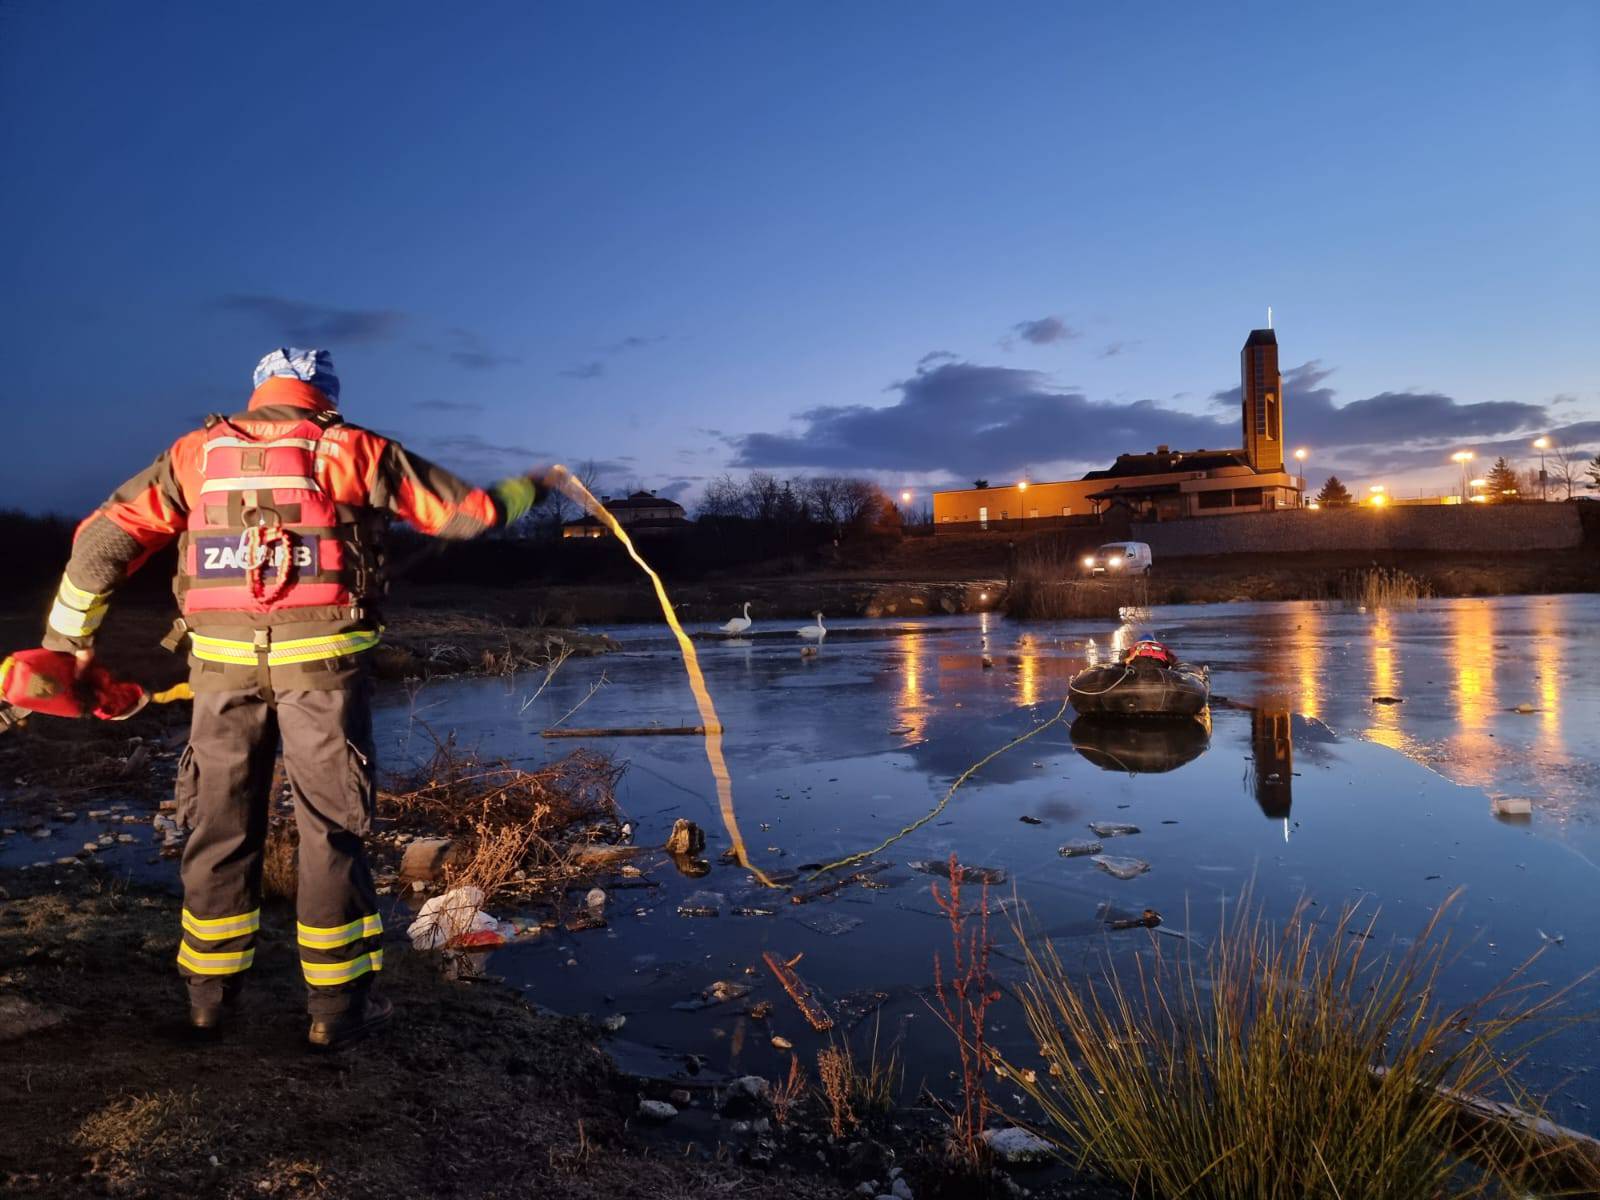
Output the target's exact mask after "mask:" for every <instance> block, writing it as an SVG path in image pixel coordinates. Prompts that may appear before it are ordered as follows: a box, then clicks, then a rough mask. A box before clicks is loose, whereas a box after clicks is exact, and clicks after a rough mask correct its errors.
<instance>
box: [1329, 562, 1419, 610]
mask: <svg viewBox="0 0 1600 1200" xmlns="http://www.w3.org/2000/svg"><path fill="white" fill-rule="evenodd" d="M1337 588H1338V595H1339V599H1340V600H1341V601H1343V602H1344V604H1345V605H1346V606H1347V607H1349V608H1357V607H1360V608H1387V609H1393V610H1410V609H1414V608H1416V607H1417V604H1418V602H1419V601H1422V600H1426V599H1427V598H1428V597H1430V596H1432V595H1433V589H1432V587H1430V586H1429V584H1428V582H1427V581H1426V580H1424V579H1418V578H1417V577H1416V576H1415V575H1411V574H1408V573H1407V572H1405V571H1402V570H1401V569H1400V568H1399V567H1369V568H1368V569H1366V570H1364V571H1346V572H1344V573H1343V574H1341V575H1340V576H1339V580H1338V584H1337Z"/></svg>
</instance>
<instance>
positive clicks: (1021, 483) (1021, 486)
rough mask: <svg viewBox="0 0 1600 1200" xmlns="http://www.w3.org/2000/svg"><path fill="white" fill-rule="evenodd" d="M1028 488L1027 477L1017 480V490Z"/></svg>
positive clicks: (1022, 490)
mask: <svg viewBox="0 0 1600 1200" xmlns="http://www.w3.org/2000/svg"><path fill="white" fill-rule="evenodd" d="M1027 490H1028V481H1027V480H1026V479H1019V480H1017V491H1019V492H1025V491H1027Z"/></svg>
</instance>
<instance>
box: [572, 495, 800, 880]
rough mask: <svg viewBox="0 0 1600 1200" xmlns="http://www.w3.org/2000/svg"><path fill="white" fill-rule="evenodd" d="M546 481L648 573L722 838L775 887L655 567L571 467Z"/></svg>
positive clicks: (717, 720) (694, 658)
mask: <svg viewBox="0 0 1600 1200" xmlns="http://www.w3.org/2000/svg"><path fill="white" fill-rule="evenodd" d="M546 482H547V483H548V484H549V486H551V487H553V488H556V489H557V490H559V491H560V492H561V493H562V494H563V495H564V496H566V497H568V498H569V499H570V500H572V502H573V503H574V504H577V505H579V506H580V507H581V508H582V509H583V510H584V511H585V512H587V513H589V514H590V515H591V516H593V517H595V518H596V519H597V520H599V521H601V522H603V523H604V524H605V526H606V528H608V529H610V530H611V532H612V533H613V534H614V535H615V536H616V538H617V540H618V541H619V542H621V543H622V548H623V549H624V550H626V551H627V552H628V557H629V558H631V559H633V561H634V562H636V563H638V564H639V569H640V570H641V571H643V572H644V573H645V574H646V575H648V576H649V577H650V583H651V584H652V585H653V586H654V588H655V592H656V600H657V602H658V603H659V604H660V605H661V615H662V616H663V617H665V618H666V621H667V626H668V627H669V628H670V629H671V630H672V636H673V637H675V638H676V639H677V640H678V652H679V654H680V655H682V657H683V669H684V670H685V671H686V672H687V673H688V676H689V690H690V691H692V692H693V693H694V703H695V707H696V708H697V709H699V711H700V724H701V725H703V726H704V727H705V743H704V744H705V751H706V762H707V763H709V764H710V766H711V777H712V779H714V780H715V781H716V785H717V807H718V808H719V809H720V811H721V814H722V825H723V828H724V829H726V830H727V832H728V841H729V842H731V843H732V845H733V853H734V857H735V858H736V859H737V860H738V863H739V865H740V866H741V867H744V868H746V869H747V870H748V871H750V873H751V874H753V875H754V876H755V877H756V878H757V879H758V880H760V881H761V883H762V884H763V885H764V886H766V887H777V886H778V885H777V884H775V883H773V882H772V880H771V879H770V878H769V877H768V876H767V874H766V873H765V872H764V871H762V870H761V868H760V867H758V866H756V865H755V864H754V863H753V862H751V861H750V855H749V853H748V852H747V851H746V850H745V845H744V836H743V835H742V834H741V833H740V832H739V820H738V817H737V816H736V815H735V813H734V808H733V780H732V779H731V778H729V776H728V762H727V759H726V758H724V757H723V754H722V718H721V717H719V716H718V715H717V706H716V705H715V704H713V703H712V701H711V693H710V692H709V691H707V690H706V677H705V674H704V673H703V672H702V671H701V670H700V657H699V655H697V654H696V653H695V650H694V643H693V642H692V641H690V640H689V635H688V634H687V633H685V632H684V631H683V626H682V625H680V624H679V623H678V614H677V613H675V612H673V611H672V601H671V600H669V599H668V598H667V589H666V586H665V585H664V584H663V583H662V582H661V576H659V575H657V574H656V572H655V569H654V568H653V567H652V566H651V565H650V564H649V563H647V562H645V560H644V558H643V557H641V556H640V554H639V552H638V551H637V550H636V549H634V546H633V540H632V539H631V538H629V537H628V533H627V531H626V530H625V529H623V528H622V525H621V523H620V522H618V520H617V519H616V517H614V516H612V515H611V513H610V512H609V511H608V510H607V509H606V506H605V505H603V504H601V503H600V501H598V500H596V499H595V498H594V496H593V494H592V493H591V492H590V491H589V489H588V488H586V487H584V486H583V483H582V482H581V481H580V480H579V479H578V478H577V476H575V475H573V473H572V472H571V471H569V470H567V468H566V467H563V466H561V465H559V464H557V465H556V466H554V467H551V468H550V471H549V474H548V476H547V477H546Z"/></svg>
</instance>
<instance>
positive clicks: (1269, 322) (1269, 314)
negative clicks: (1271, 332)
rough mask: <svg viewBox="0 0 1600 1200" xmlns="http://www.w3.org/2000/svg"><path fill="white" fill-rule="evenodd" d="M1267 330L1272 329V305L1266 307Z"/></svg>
mask: <svg viewBox="0 0 1600 1200" xmlns="http://www.w3.org/2000/svg"><path fill="white" fill-rule="evenodd" d="M1267 328H1268V329H1271V328H1272V305H1270V304H1269V305H1267Z"/></svg>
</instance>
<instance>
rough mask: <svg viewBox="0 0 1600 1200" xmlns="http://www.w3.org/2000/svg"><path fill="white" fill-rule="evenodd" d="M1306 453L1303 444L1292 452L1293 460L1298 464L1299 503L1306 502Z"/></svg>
mask: <svg viewBox="0 0 1600 1200" xmlns="http://www.w3.org/2000/svg"><path fill="white" fill-rule="evenodd" d="M1307 453H1308V452H1307V450H1306V448H1305V447H1304V446H1301V447H1300V449H1298V450H1296V451H1295V452H1294V460H1295V462H1297V463H1299V464H1300V503H1301V504H1304V503H1305V502H1306V454H1307Z"/></svg>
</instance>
